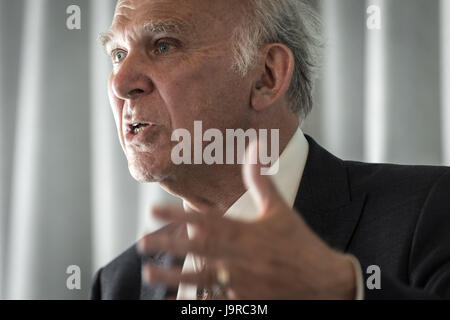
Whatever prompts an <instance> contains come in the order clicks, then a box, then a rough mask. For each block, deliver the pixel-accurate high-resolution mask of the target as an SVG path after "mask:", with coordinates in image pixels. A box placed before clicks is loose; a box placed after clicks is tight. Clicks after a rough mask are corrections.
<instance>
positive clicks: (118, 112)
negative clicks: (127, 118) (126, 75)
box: [108, 76, 125, 150]
mask: <svg viewBox="0 0 450 320" xmlns="http://www.w3.org/2000/svg"><path fill="white" fill-rule="evenodd" d="M111 79H112V76H111V77H110V78H109V81H108V97H109V105H110V106H111V110H112V113H113V116H114V122H115V123H116V128H117V133H118V135H119V139H120V144H121V145H122V148H125V145H124V143H125V141H124V137H123V132H122V110H123V106H124V101H123V100H121V99H118V98H117V97H116V95H115V94H114V93H113V90H112V86H111ZM124 150H125V149H124Z"/></svg>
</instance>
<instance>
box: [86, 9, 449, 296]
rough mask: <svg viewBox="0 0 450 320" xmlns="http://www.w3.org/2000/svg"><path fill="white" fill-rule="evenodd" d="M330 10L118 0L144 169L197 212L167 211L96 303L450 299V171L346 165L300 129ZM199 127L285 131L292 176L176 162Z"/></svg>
mask: <svg viewBox="0 0 450 320" xmlns="http://www.w3.org/2000/svg"><path fill="white" fill-rule="evenodd" d="M315 17H316V16H315V15H314V13H313V11H312V10H311V9H310V8H309V7H308V6H307V5H306V4H305V3H304V2H302V1H300V0H283V1H270V0H248V1H242V0H183V1H177V0H163V1H162V0H122V1H119V2H118V5H117V8H116V12H115V17H114V21H113V25H112V27H111V29H110V30H109V31H108V32H107V33H106V34H104V35H103V36H102V42H103V44H104V46H105V48H106V51H107V52H108V54H109V55H110V56H111V59H112V62H113V72H112V74H111V77H110V80H109V86H108V87H109V97H110V102H111V106H112V110H113V113H114V117H115V120H116V124H117V128H118V133H119V138H120V141H121V144H122V147H123V149H124V152H125V154H126V156H127V159H128V163H129V168H130V172H131V174H132V175H133V177H134V178H135V179H136V180H138V181H141V182H158V183H159V184H160V185H161V186H162V187H163V188H164V189H166V190H167V191H168V192H170V193H172V194H174V195H176V196H178V197H180V198H182V199H183V201H184V207H185V208H184V209H179V208H157V209H155V210H154V211H153V214H154V215H155V216H156V217H158V218H161V219H164V220H166V221H168V222H171V223H170V224H169V225H168V226H167V227H166V228H163V229H162V230H160V231H158V232H156V233H154V234H150V235H147V236H145V237H144V238H143V239H141V240H140V241H139V244H138V245H137V246H133V247H132V248H130V249H129V250H127V251H126V252H124V253H123V254H122V255H121V256H119V257H118V258H117V259H115V260H114V261H113V262H111V263H110V264H108V265H107V266H106V267H104V268H102V269H101V270H100V271H99V272H98V273H97V275H96V279H95V282H94V286H93V288H92V298H94V299H168V298H175V297H176V298H178V299H196V298H199V299H361V298H365V299H370V298H381V299H387V298H405V299H417V298H419V299H421V298H448V297H450V233H448V232H446V231H447V230H450V216H449V213H450V200H449V199H448V198H449V197H448V196H447V190H450V171H449V170H448V169H446V168H439V167H406V166H393V165H374V164H363V163H356V162H344V161H342V160H339V159H337V158H335V157H334V156H332V155H331V154H329V153H328V152H326V151H325V150H324V149H322V148H321V147H320V146H319V145H317V144H316V143H315V142H314V140H313V139H312V138H310V137H307V136H306V137H305V135H303V133H302V131H301V130H300V129H299V125H300V123H301V121H302V120H303V119H304V118H305V117H306V115H307V114H308V112H309V111H310V109H311V105H312V102H311V101H312V99H311V90H312V84H313V70H314V62H315V61H314V57H315V52H316V51H315V48H316V47H317V44H318V41H317V39H318V38H317V36H316V30H317V20H316V18H315ZM196 121H201V123H202V126H203V128H204V129H205V130H206V129H210V128H215V129H217V130H218V131H219V132H222V133H224V132H225V131H226V130H227V129H237V128H241V129H243V130H249V129H252V128H253V129H268V130H272V129H278V130H279V150H280V152H281V154H280V158H279V161H278V165H279V171H278V172H277V173H276V174H275V175H274V176H273V177H268V176H263V175H261V174H260V170H259V169H260V165H252V164H251V163H247V164H246V165H245V168H244V175H243V176H242V174H241V171H242V166H241V165H239V164H235V165H223V164H213V165H206V164H199V165H189V164H181V165H175V164H174V162H173V161H172V159H171V155H172V151H173V149H174V147H175V146H176V144H177V141H172V139H171V138H172V133H173V132H174V131H176V130H178V129H186V130H188V131H189V132H190V133H192V134H193V135H194V131H195V130H194V123H195V122H196ZM226 151H227V150H226ZM233 151H234V150H233ZM252 152H256V147H255V145H253V144H252V145H251V146H250V151H249V154H251V153H252ZM369 266H370V268H369V270H372V268H374V267H375V269H373V270H378V271H379V272H380V274H378V275H379V277H380V278H379V279H376V277H375V278H374V279H375V280H373V279H368V276H370V274H369V275H368V274H367V273H366V270H367V268H368V267H369ZM141 275H142V276H141ZM375 276H377V275H376V274H375ZM366 280H369V281H367V282H369V284H372V285H369V286H366ZM372 280H373V283H370V282H371V281H372Z"/></svg>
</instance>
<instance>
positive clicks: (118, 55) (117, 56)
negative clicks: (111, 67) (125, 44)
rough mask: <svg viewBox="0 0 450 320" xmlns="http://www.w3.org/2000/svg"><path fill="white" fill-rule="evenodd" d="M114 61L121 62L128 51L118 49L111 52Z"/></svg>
mask: <svg viewBox="0 0 450 320" xmlns="http://www.w3.org/2000/svg"><path fill="white" fill-rule="evenodd" d="M111 56H112V60H113V63H119V62H121V61H122V60H123V59H125V57H126V52H125V51H123V50H119V49H116V50H114V51H113V52H112V53H111Z"/></svg>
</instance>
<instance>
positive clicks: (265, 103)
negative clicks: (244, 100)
mask: <svg viewBox="0 0 450 320" xmlns="http://www.w3.org/2000/svg"><path fill="white" fill-rule="evenodd" d="M262 59H264V70H263V73H262V75H261V76H260V77H259V78H258V79H257V80H256V81H255V83H254V85H253V88H252V95H251V104H252V107H253V109H255V110H257V111H261V110H264V109H266V108H268V107H270V106H271V105H273V103H275V102H276V101H278V99H280V97H282V96H283V95H284V94H285V93H286V92H287V90H288V89H289V85H290V83H291V79H292V74H293V72H294V55H293V54H292V51H291V50H290V49H289V48H288V47H286V46H285V45H283V44H280V43H273V44H270V45H268V46H266V47H265V48H264V54H263V56H262Z"/></svg>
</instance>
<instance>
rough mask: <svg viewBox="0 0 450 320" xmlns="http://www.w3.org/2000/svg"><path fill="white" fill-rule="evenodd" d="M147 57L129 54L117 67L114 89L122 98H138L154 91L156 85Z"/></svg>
mask: <svg viewBox="0 0 450 320" xmlns="http://www.w3.org/2000/svg"><path fill="white" fill-rule="evenodd" d="M148 69H149V66H148V64H146V62H145V58H142V57H140V56H139V55H138V54H130V55H128V56H127V57H126V58H125V59H124V61H122V63H121V64H120V66H118V67H117V70H116V71H115V72H114V73H113V77H112V90H113V92H114V94H115V95H116V97H118V98H119V99H122V100H136V99H138V98H139V97H141V96H144V95H148V94H150V93H151V92H153V89H154V85H153V81H152V80H151V76H150V74H149V73H148Z"/></svg>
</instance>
